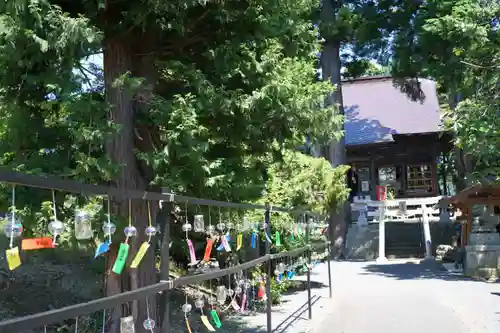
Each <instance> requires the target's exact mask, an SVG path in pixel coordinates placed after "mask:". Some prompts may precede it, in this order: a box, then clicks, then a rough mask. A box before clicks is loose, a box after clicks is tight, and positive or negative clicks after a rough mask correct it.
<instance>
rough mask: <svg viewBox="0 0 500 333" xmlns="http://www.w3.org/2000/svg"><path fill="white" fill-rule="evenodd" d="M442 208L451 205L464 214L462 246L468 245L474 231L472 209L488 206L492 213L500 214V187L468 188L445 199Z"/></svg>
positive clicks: (479, 185)
mask: <svg viewBox="0 0 500 333" xmlns="http://www.w3.org/2000/svg"><path fill="white" fill-rule="evenodd" d="M440 205H441V207H443V206H448V205H451V206H452V207H453V208H454V209H459V210H460V211H461V212H462V215H461V219H462V220H463V221H464V223H462V233H461V234H462V239H461V244H462V246H465V245H467V244H468V239H469V235H470V232H471V231H472V219H473V216H472V208H473V206H475V205H483V206H487V207H488V209H489V211H491V212H492V213H496V214H500V185H497V184H477V185H474V186H471V187H468V188H466V189H464V190H462V191H460V192H459V193H458V194H456V195H454V196H452V197H448V198H443V199H442V200H441V203H440Z"/></svg>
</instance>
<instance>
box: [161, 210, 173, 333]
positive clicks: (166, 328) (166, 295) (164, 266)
mask: <svg viewBox="0 0 500 333" xmlns="http://www.w3.org/2000/svg"><path fill="white" fill-rule="evenodd" d="M163 205H164V206H163V207H162V209H161V210H162V211H161V212H160V216H161V217H162V219H163V221H164V225H163V228H162V229H163V230H161V233H162V241H161V248H160V258H161V264H160V281H168V280H169V279H170V267H169V264H170V223H171V221H172V203H170V202H169V203H165V202H164V203H163ZM160 324H161V326H160V328H161V332H162V333H169V332H170V291H169V290H165V291H163V293H162V294H161V299H160Z"/></svg>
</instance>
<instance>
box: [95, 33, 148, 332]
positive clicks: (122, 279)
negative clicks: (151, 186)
mask: <svg viewBox="0 0 500 333" xmlns="http://www.w3.org/2000/svg"><path fill="white" fill-rule="evenodd" d="M128 37H129V38H130V36H128ZM130 45H133V42H131V41H130V40H127V38H126V37H125V36H122V37H116V38H110V37H108V38H106V39H105V42H104V79H105V85H106V101H107V103H109V105H110V113H109V119H110V120H111V121H113V123H115V124H118V125H119V126H120V129H119V132H118V133H117V134H116V135H114V136H113V137H112V138H110V139H109V140H108V142H107V145H106V152H107V155H108V157H109V159H110V161H111V163H113V164H115V165H117V166H118V167H119V171H118V173H117V175H116V176H115V177H114V179H113V180H114V185H115V186H116V187H118V188H121V189H146V188H147V186H148V183H149V182H150V181H151V179H147V177H146V178H145V177H144V175H143V173H141V166H140V165H139V163H138V161H137V160H136V157H135V154H134V148H135V147H136V142H135V141H136V129H135V123H134V119H135V112H136V107H137V106H138V104H137V103H136V101H135V95H136V93H138V92H132V91H129V90H128V89H127V88H126V87H125V86H120V85H117V84H116V83H117V79H119V78H122V77H123V76H127V75H130V73H131V72H132V70H133V62H135V61H133V54H135V52H134V50H133V49H131V47H130ZM112 204H113V213H114V214H115V215H116V216H121V217H122V218H123V219H124V220H125V221H127V220H128V218H129V201H128V200H123V199H121V198H114V199H113V201H112ZM130 205H131V212H132V214H131V217H132V224H133V225H134V226H135V227H136V228H137V230H138V235H137V237H133V238H132V239H131V241H130V243H129V244H130V252H129V255H128V258H127V266H126V267H128V266H129V265H130V262H131V261H132V259H133V258H134V256H135V254H136V253H137V249H138V247H139V246H140V244H141V243H142V242H143V241H145V238H146V236H145V235H144V230H145V228H146V227H147V226H148V210H147V202H146V201H144V200H131V201H130ZM157 211H158V203H156V202H151V216H153V217H154V216H156V213H157ZM152 222H153V223H154V221H152ZM117 233H118V234H123V230H117ZM123 237H125V236H124V235H123ZM116 245H118V244H116ZM117 249H118V246H114V247H113V248H112V251H113V252H112V253H110V257H109V258H110V259H111V258H113V257H115V256H116V251H117ZM112 265H113V261H112V260H108V268H109V269H108V270H107V274H108V278H107V285H106V293H107V295H108V296H109V295H113V294H116V293H118V292H122V291H124V290H127V289H129V288H130V289H136V288H139V287H141V286H146V285H149V284H151V283H154V282H155V281H156V270H155V262H154V246H153V247H152V248H151V249H150V250H149V251H148V254H147V255H146V257H144V259H143V260H142V262H141V264H140V265H139V268H138V269H127V268H125V269H124V271H123V272H122V274H121V275H120V276H117V275H116V274H115V273H112V272H111V271H110V268H111V266H112ZM148 301H149V302H148V305H149V308H150V312H151V316H152V318H155V317H154V316H155V311H154V309H155V300H154V299H149V300H148ZM122 309H123V310H124V311H122ZM130 314H132V315H133V316H134V318H135V321H136V332H146V331H145V330H144V328H143V327H142V321H143V320H144V319H145V318H146V302H144V301H136V302H133V304H132V306H131V307H130V306H123V307H120V308H117V309H114V311H113V316H112V318H110V319H111V324H110V332H113V333H114V332H119V318H120V317H122V316H126V315H130Z"/></svg>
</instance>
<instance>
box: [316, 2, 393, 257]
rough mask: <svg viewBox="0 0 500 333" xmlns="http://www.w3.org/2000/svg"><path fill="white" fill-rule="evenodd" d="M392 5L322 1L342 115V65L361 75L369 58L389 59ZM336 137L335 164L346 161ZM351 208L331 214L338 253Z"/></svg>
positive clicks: (334, 97)
mask: <svg viewBox="0 0 500 333" xmlns="http://www.w3.org/2000/svg"><path fill="white" fill-rule="evenodd" d="M391 5H392V2H391V1H379V2H377V1H372V0H323V1H322V3H321V7H320V12H319V27H320V35H321V37H322V38H323V40H324V42H323V48H322V51H321V58H320V66H321V71H322V77H323V79H324V80H326V81H328V82H331V83H332V84H333V85H334V86H335V92H334V93H332V94H331V95H330V96H329V98H328V100H327V103H328V104H330V105H337V107H338V111H339V115H341V116H342V117H343V116H344V105H343V98H342V68H343V67H345V68H347V71H346V73H347V75H348V76H350V77H352V76H361V75H363V74H364V73H365V72H366V71H367V70H368V68H369V67H368V66H367V65H366V64H367V63H368V59H378V60H382V61H386V60H387V59H386V57H385V56H386V53H385V52H384V51H385V50H386V47H387V45H388V42H389V37H390V35H389V33H390V31H391V29H390V25H389V24H388V23H386V20H385V18H386V13H387V11H388V9H389V7H390V6H391ZM343 51H349V52H343ZM345 53H346V54H347V56H345V55H344V54H345ZM343 55H344V56H343ZM349 69H350V70H349ZM332 139H333V140H331V141H330V143H329V144H328V154H327V156H328V159H329V160H330V162H331V163H332V164H333V166H339V165H343V164H346V162H347V161H346V149H345V139H344V137H343V136H342V137H334V138H332ZM348 211H349V207H348V206H347V203H345V204H344V205H341V207H340V209H337V208H334V209H333V210H332V212H331V214H330V228H329V230H330V237H331V239H332V240H333V244H334V246H333V248H332V251H333V255H334V257H339V256H341V255H342V251H343V248H344V242H345V239H344V238H345V235H346V232H347V230H346V223H347V219H349V217H348V215H349V214H346V213H347V212H348Z"/></svg>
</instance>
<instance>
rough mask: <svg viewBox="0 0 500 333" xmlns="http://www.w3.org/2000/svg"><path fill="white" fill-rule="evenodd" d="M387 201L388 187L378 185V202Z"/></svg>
mask: <svg viewBox="0 0 500 333" xmlns="http://www.w3.org/2000/svg"><path fill="white" fill-rule="evenodd" d="M385 200H387V187H386V186H380V185H377V201H385Z"/></svg>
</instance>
